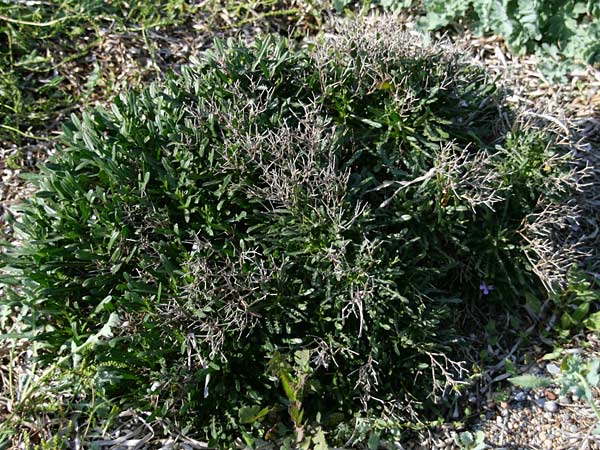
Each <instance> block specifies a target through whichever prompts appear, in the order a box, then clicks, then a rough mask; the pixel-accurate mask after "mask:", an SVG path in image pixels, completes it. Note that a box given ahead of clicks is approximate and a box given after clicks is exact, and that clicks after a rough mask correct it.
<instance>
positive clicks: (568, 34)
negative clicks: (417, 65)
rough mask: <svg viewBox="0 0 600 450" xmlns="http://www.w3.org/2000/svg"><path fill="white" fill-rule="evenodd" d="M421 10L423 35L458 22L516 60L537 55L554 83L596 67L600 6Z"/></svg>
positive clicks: (521, 3) (492, 0) (497, 3)
mask: <svg viewBox="0 0 600 450" xmlns="http://www.w3.org/2000/svg"><path fill="white" fill-rule="evenodd" d="M423 7H424V10H425V15H424V17H423V18H422V19H421V21H420V24H421V26H422V27H424V28H425V29H427V30H439V29H442V28H446V27H449V26H452V25H454V24H457V23H459V22H462V23H464V24H466V25H468V26H469V27H471V28H472V29H474V31H475V32H476V33H479V34H490V33H492V34H497V35H500V36H502V37H504V39H505V40H506V43H507V44H508V46H509V47H510V48H511V49H512V50H513V51H514V52H516V53H517V54H520V55H522V54H525V53H535V54H537V55H538V56H539V57H540V64H541V67H542V69H543V70H544V71H545V72H546V73H547V74H548V75H549V76H551V77H553V78H554V79H557V80H558V79H562V78H563V77H564V75H565V74H567V73H568V72H569V71H570V70H572V69H573V68H574V67H578V66H581V65H585V64H591V65H595V64H597V63H598V62H600V4H599V3H598V2H597V1H594V0H567V1H564V0H451V1H447V0H424V2H423Z"/></svg>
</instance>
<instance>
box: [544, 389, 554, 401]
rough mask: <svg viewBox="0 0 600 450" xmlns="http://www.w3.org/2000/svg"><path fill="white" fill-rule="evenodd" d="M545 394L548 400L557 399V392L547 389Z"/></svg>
mask: <svg viewBox="0 0 600 450" xmlns="http://www.w3.org/2000/svg"><path fill="white" fill-rule="evenodd" d="M544 394H546V398H547V399H548V400H556V394H555V393H554V392H552V391H550V390H546V392H544Z"/></svg>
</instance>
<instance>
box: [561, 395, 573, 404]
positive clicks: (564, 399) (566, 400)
mask: <svg viewBox="0 0 600 450" xmlns="http://www.w3.org/2000/svg"><path fill="white" fill-rule="evenodd" d="M558 402H559V403H562V404H563V405H570V404H571V399H570V398H569V397H567V396H566V395H561V396H560V397H558Z"/></svg>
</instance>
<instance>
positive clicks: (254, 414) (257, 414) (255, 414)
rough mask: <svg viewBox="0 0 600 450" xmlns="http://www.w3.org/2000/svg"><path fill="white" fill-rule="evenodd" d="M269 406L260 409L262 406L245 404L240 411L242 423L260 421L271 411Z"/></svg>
mask: <svg viewBox="0 0 600 450" xmlns="http://www.w3.org/2000/svg"><path fill="white" fill-rule="evenodd" d="M269 411H270V410H269V408H268V407H266V408H263V409H260V406H244V407H242V408H240V410H239V411H238V416H239V418H240V423H243V424H250V423H255V422H260V421H261V420H262V419H264V418H265V416H266V415H267V414H268V413H269Z"/></svg>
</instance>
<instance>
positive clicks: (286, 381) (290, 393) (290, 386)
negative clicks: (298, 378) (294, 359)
mask: <svg viewBox="0 0 600 450" xmlns="http://www.w3.org/2000/svg"><path fill="white" fill-rule="evenodd" d="M279 378H280V379H281V384H282V385H283V390H284V391H285V395H286V397H287V398H288V400H289V401H290V402H295V401H296V400H297V393H296V389H295V386H294V383H293V381H292V379H291V377H290V375H289V374H288V373H287V372H286V371H284V370H282V371H281V372H279Z"/></svg>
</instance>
